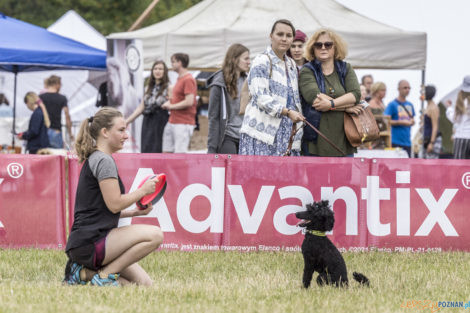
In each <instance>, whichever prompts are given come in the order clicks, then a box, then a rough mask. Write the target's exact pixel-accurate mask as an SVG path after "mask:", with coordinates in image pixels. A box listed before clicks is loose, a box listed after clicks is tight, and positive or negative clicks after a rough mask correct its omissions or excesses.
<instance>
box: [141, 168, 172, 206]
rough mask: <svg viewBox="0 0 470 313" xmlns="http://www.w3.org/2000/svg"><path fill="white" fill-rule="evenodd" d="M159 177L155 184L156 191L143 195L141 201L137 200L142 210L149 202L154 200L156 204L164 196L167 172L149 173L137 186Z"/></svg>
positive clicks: (153, 202)
mask: <svg viewBox="0 0 470 313" xmlns="http://www.w3.org/2000/svg"><path fill="white" fill-rule="evenodd" d="M155 177H157V178H158V182H157V184H156V185H155V192H154V193H152V194H149V195H146V196H143V197H142V198H141V199H140V200H139V201H137V202H136V204H137V207H138V208H139V209H140V210H145V209H146V206H147V204H149V203H150V202H152V204H155V203H157V202H158V200H160V199H161V198H162V197H163V194H164V193H165V190H166V175H165V174H163V173H162V174H157V175H155V174H154V175H148V176H147V177H145V178H144V179H143V180H142V181H141V182H140V184H139V186H138V187H137V188H140V187H142V185H143V184H144V183H145V182H146V181H147V180H149V179H153V178H155Z"/></svg>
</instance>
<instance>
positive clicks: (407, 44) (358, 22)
mask: <svg viewBox="0 0 470 313" xmlns="http://www.w3.org/2000/svg"><path fill="white" fill-rule="evenodd" d="M156 9H158V6H157V8H156ZM281 18H285V19H289V20H290V21H292V23H293V24H294V26H295V27H296V28H298V29H301V30H302V31H304V32H305V33H306V34H307V35H312V34H313V32H314V31H315V30H316V29H318V28H320V27H328V28H332V29H333V30H335V31H337V32H338V33H339V34H340V35H341V36H343V37H344V39H345V40H346V42H347V43H348V46H349V55H348V57H347V61H348V62H350V63H351V64H352V65H353V66H354V67H356V68H380V69H417V70H424V69H425V64H426V33H419V32H407V31H403V30H400V29H398V28H395V27H391V26H388V25H385V24H382V23H379V22H377V21H374V20H371V19H369V18H367V17H364V16H362V15H360V14H357V13H355V12H353V11H351V10H350V9H348V8H346V7H344V6H342V5H340V4H339V3H337V2H335V1H334V0H237V1H234V0H204V1H202V2H200V3H198V4H196V5H195V6H193V7H191V8H189V9H188V10H186V11H184V12H182V13H180V14H178V15H176V16H174V17H172V18H169V19H167V20H165V21H162V22H160V23H157V24H154V25H151V26H148V27H145V28H142V29H140V30H137V31H133V32H124V33H114V34H111V35H110V38H120V39H125V38H139V39H142V41H143V46H144V66H145V68H149V67H150V66H151V64H152V62H153V61H154V60H156V59H163V60H165V61H166V62H169V61H170V60H169V59H170V56H171V55H172V54H173V53H176V52H186V53H188V54H189V55H190V59H191V61H190V67H191V68H213V67H220V65H221V63H222V60H223V57H224V54H225V52H226V50H227V48H228V47H229V46H230V45H231V44H233V43H242V44H244V45H245V46H247V47H248V48H249V49H250V50H251V53H252V55H255V54H257V53H261V52H262V51H264V49H265V48H266V46H267V45H268V44H269V33H270V31H271V27H272V24H273V23H274V21H276V20H277V19H281Z"/></svg>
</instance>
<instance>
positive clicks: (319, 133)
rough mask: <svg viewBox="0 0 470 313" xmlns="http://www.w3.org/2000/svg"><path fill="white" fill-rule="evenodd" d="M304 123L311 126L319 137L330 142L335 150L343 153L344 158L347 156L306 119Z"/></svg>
mask: <svg viewBox="0 0 470 313" xmlns="http://www.w3.org/2000/svg"><path fill="white" fill-rule="evenodd" d="M304 123H305V124H307V125H308V126H310V128H312V129H313V130H314V131H315V132H317V134H318V135H320V136H321V137H322V138H323V139H325V141H326V142H328V143H329V144H330V145H331V146H332V147H333V148H335V149H336V150H337V151H338V152H339V153H341V154H342V155H343V156H346V153H344V152H343V150H341V149H340V148H339V147H338V146H337V145H335V144H334V143H333V142H332V141H331V140H330V139H328V138H327V137H326V136H325V135H323V133H322V132H321V131H319V130H318V129H317V128H316V127H315V126H313V125H312V124H310V123H309V122H308V121H307V120H306V119H304Z"/></svg>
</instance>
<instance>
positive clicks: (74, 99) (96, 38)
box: [47, 10, 106, 121]
mask: <svg viewBox="0 0 470 313" xmlns="http://www.w3.org/2000/svg"><path fill="white" fill-rule="evenodd" d="M47 30H48V31H50V32H53V33H55V34H57V35H61V36H63V37H67V38H70V39H73V40H75V41H78V42H81V43H84V44H86V45H88V46H90V47H94V48H97V49H100V50H103V51H106V37H104V36H103V35H102V34H101V33H100V32H98V31H97V30H96V29H95V28H94V27H93V26H91V25H90V24H89V23H88V22H87V21H86V20H85V19H84V18H83V17H81V16H80V15H79V14H78V13H77V12H75V11H74V10H69V11H67V12H66V13H65V14H64V15H62V16H61V17H60V18H59V19H58V20H57V21H55V22H54V23H53V24H52V25H51V26H49V27H48V28H47ZM85 74H86V75H85ZM60 76H61V78H62V82H63V83H62V85H63V88H62V89H61V92H62V93H63V94H64V95H65V96H66V97H67V100H68V105H69V108H70V117H71V118H72V121H82V120H83V119H84V118H86V117H89V116H91V115H93V114H94V112H95V111H96V106H95V103H96V97H97V94H98V88H99V86H100V85H101V83H103V82H105V81H106V72H104V71H102V70H100V71H91V70H90V71H86V73H83V71H82V70H80V71H74V70H67V71H61V73H60ZM67 87H70V88H67ZM66 88H67V89H66Z"/></svg>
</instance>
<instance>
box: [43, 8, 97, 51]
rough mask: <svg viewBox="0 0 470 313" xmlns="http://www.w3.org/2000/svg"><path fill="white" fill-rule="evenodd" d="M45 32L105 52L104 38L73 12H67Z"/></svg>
mask: <svg viewBox="0 0 470 313" xmlns="http://www.w3.org/2000/svg"><path fill="white" fill-rule="evenodd" d="M47 30H48V31H50V32H53V33H55V34H57V35H61V36H63V37H67V38H70V39H73V40H76V41H78V42H81V43H84V44H86V45H88V46H90V47H93V48H96V49H100V50H106V38H105V37H104V36H103V35H101V33H100V32H98V31H97V30H96V29H95V28H93V26H91V25H90V24H89V23H88V22H87V21H86V20H85V19H83V17H81V16H80V15H79V14H78V13H77V12H75V11H74V10H69V11H67V12H66V13H65V14H64V15H62V16H61V17H60V18H59V19H58V20H57V21H55V22H54V24H52V25H51V26H49V27H48V28H47Z"/></svg>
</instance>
